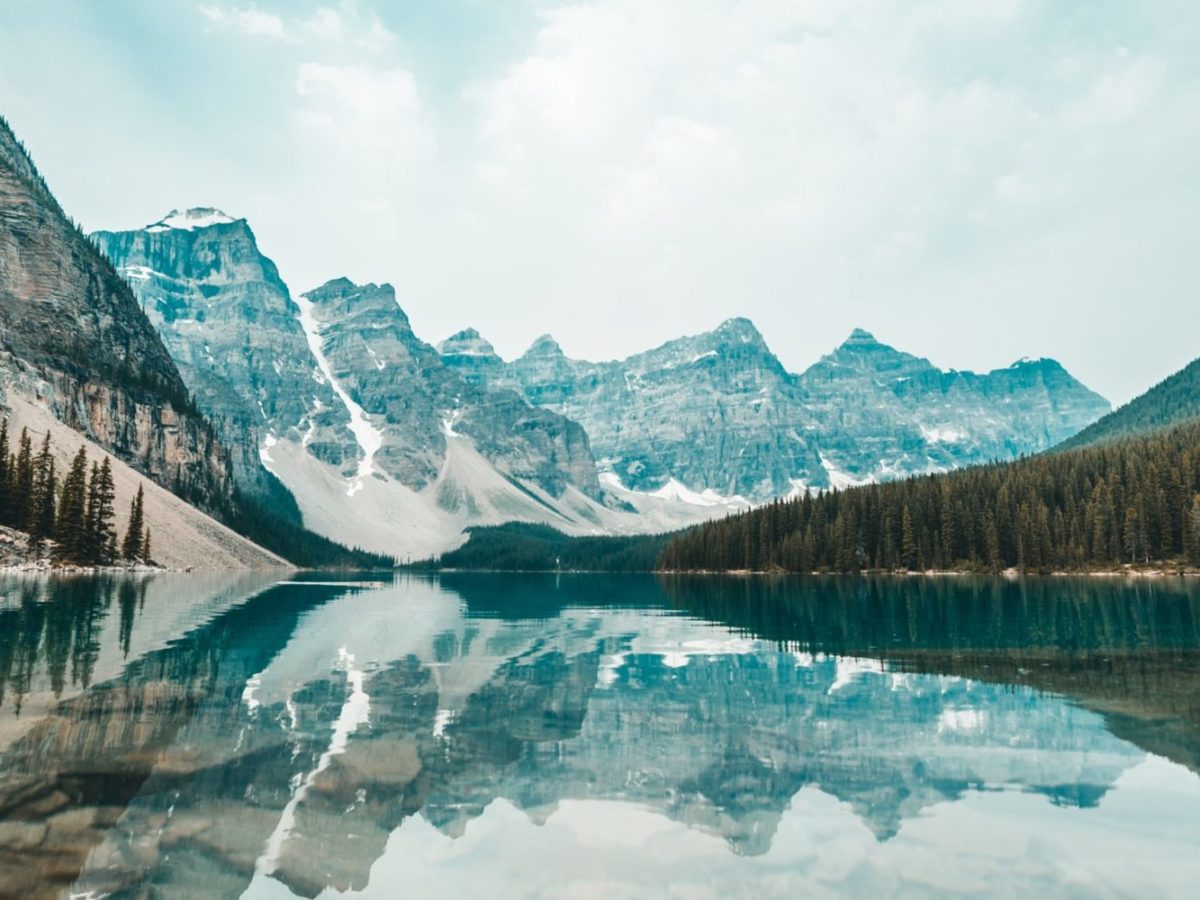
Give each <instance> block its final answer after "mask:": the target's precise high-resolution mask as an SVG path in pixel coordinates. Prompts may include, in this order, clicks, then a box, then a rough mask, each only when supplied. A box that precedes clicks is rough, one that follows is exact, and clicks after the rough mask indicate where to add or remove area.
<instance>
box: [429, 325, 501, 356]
mask: <svg viewBox="0 0 1200 900" xmlns="http://www.w3.org/2000/svg"><path fill="white" fill-rule="evenodd" d="M437 351H438V353H440V354H441V355H442V356H486V357H496V358H497V359H498V358H499V356H498V355H497V353H496V348H495V347H493V346H492V345H491V343H490V342H489V341H488V340H487V339H486V338H484V337H483V335H481V334H480V333H479V332H478V331H476V330H475V329H474V328H464V329H463V330H462V331H458V332H455V333H454V334H452V335H450V337H448V338H446V339H445V340H444V341H442V342H441V343H440V344H438V345H437Z"/></svg>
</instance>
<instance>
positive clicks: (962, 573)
mask: <svg viewBox="0 0 1200 900" xmlns="http://www.w3.org/2000/svg"><path fill="white" fill-rule="evenodd" d="M396 571H397V572H403V573H405V574H406V575H443V574H464V573H477V574H487V575H676V576H681V575H682V576H686V575H706V576H712V575H722V576H730V577H737V578H746V577H751V576H767V577H771V578H809V577H822V578H830V577H850V576H867V575H875V576H879V575H886V576H892V577H895V578H918V577H922V578H948V577H960V578H961V577H971V578H1007V579H1020V578H1200V569H1194V568H1187V569H1168V568H1164V567H1159V568H1149V569H1097V570H1095V571H1085V570H1080V571H1072V570H1061V571H1054V572H1020V571H1017V570H1015V569H1005V570H1004V571H1002V572H972V571H970V570H967V569H926V570H920V571H916V570H911V571H889V570H882V569H863V570H860V571H858V572H815V571H814V572H787V571H783V570H774V571H768V570H764V569H644V570H640V571H621V572H609V571H605V570H604V569H489V568H478V569H457V568H445V569H405V568H404V567H403V566H400V567H398V568H397V570H396Z"/></svg>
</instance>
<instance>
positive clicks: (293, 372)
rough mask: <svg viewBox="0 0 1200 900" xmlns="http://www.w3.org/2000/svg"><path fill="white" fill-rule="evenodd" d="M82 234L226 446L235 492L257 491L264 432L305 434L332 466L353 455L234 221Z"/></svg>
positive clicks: (174, 218) (197, 212)
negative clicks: (121, 282) (116, 276)
mask: <svg viewBox="0 0 1200 900" xmlns="http://www.w3.org/2000/svg"><path fill="white" fill-rule="evenodd" d="M93 238H94V239H95V240H96V242H97V244H98V245H99V246H100V248H101V249H102V250H103V251H104V253H105V254H106V255H107V256H108V257H109V259H112V260H114V261H116V262H117V263H118V265H119V268H118V271H119V272H120V273H121V274H122V275H123V276H124V277H125V278H126V279H128V281H129V283H130V284H131V285H132V287H133V290H134V292H135V294H136V296H137V297H138V300H139V302H140V304H141V306H142V309H143V310H144V311H145V313H146V316H147V318H148V319H149V320H150V322H151V324H152V325H154V326H155V328H157V329H158V332H159V334H160V335H161V336H162V339H163V341H164V342H165V343H166V346H167V348H168V350H169V351H170V354H171V356H172V357H173V358H174V360H175V362H176V364H177V365H178V366H179V370H180V373H181V374H182V376H183V378H184V381H185V382H186V383H187V385H188V387H189V388H190V389H191V391H192V393H193V394H194V396H195V398H196V402H197V404H198V405H199V407H200V408H201V410H203V412H204V413H205V415H206V416H208V417H209V419H210V420H211V421H212V422H213V423H214V425H215V426H216V428H217V429H218V431H219V433H220V435H221V438H222V440H223V441H224V442H225V443H226V444H227V445H228V446H229V448H230V450H231V452H232V453H233V461H234V469H235V474H236V475H237V480H238V482H239V484H240V485H243V486H245V487H248V488H250V489H252V490H253V489H257V490H258V491H259V492H263V493H265V492H266V487H265V483H264V478H265V471H264V469H263V468H262V465H261V462H260V459H259V447H260V446H261V444H262V442H263V438H264V437H265V435H266V434H267V433H269V432H274V433H275V434H277V435H280V436H284V435H288V434H289V433H290V436H291V437H292V438H294V439H296V440H299V439H300V438H301V436H307V445H308V447H309V449H310V450H311V451H312V452H313V453H314V454H315V455H317V456H318V457H319V458H321V459H323V460H325V461H327V462H332V463H334V464H335V465H342V464H344V463H346V462H347V460H352V459H353V457H354V453H355V447H354V441H353V438H352V436H351V435H350V433H349V432H348V431H347V430H346V424H347V421H348V420H347V417H346V415H345V411H344V410H343V409H342V407H341V404H340V403H339V402H338V401H337V398H336V397H335V395H334V393H333V391H332V389H331V388H330V386H329V385H328V384H327V383H324V382H323V381H322V380H318V379H319V377H320V373H319V372H318V371H317V370H316V368H315V366H314V365H313V361H312V358H311V356H310V354H309V349H308V346H307V344H306V341H305V336H304V332H303V330H302V329H301V327H300V322H299V319H298V315H299V310H298V308H297V307H296V304H295V303H294V302H293V300H292V298H291V295H290V294H289V292H288V289H287V286H286V285H285V284H284V283H283V281H282V279H280V277H279V272H278V270H277V269H276V267H275V264H274V263H273V262H272V261H271V260H270V259H268V258H267V257H265V256H263V255H262V253H261V252H260V251H259V249H258V244H257V241H256V240H255V237H254V233H253V232H252V231H251V230H250V227H249V226H248V225H247V224H246V221H245V220H244V219H233V218H231V217H229V216H226V215H225V214H224V213H221V212H220V211H218V210H214V209H190V210H187V211H186V212H179V211H173V212H171V213H170V214H168V215H167V216H166V217H164V218H163V219H162V220H161V221H159V222H156V223H154V224H153V225H150V226H148V227H146V228H144V229H139V230H136V231H122V232H105V231H101V232H97V233H96V234H95V235H93Z"/></svg>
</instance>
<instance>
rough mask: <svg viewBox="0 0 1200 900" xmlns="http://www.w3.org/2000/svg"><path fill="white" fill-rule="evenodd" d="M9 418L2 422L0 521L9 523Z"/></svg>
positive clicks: (0, 434) (0, 427)
mask: <svg viewBox="0 0 1200 900" xmlns="http://www.w3.org/2000/svg"><path fill="white" fill-rule="evenodd" d="M9 452H10V451H9V447H8V419H4V421H3V422H0V523H4V524H9V507H10V498H9V495H10V493H11V489H12V469H11V467H10V462H9Z"/></svg>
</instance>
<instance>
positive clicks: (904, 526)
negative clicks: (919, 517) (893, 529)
mask: <svg viewBox="0 0 1200 900" xmlns="http://www.w3.org/2000/svg"><path fill="white" fill-rule="evenodd" d="M900 561H901V562H902V563H903V565H904V568H905V569H908V570H909V571H912V570H913V569H915V568H916V567H917V539H916V536H915V533H914V531H913V520H912V513H911V512H909V509H908V504H907V503H906V504H904V514H903V519H902V521H901V526H900Z"/></svg>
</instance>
